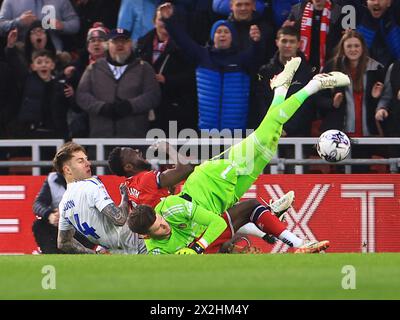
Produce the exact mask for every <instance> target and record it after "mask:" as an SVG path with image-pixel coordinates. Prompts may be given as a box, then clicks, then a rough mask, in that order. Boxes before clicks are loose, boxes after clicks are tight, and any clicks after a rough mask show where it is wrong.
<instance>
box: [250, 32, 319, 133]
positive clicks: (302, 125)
mask: <svg viewBox="0 0 400 320" xmlns="http://www.w3.org/2000/svg"><path fill="white" fill-rule="evenodd" d="M275 43H276V46H277V47H278V51H277V52H276V53H275V55H274V57H273V58H272V59H271V61H270V62H269V63H268V64H267V65H264V66H262V67H261V69H260V72H259V77H258V82H257V101H258V105H259V108H258V109H259V110H261V111H262V112H263V115H262V117H263V116H264V115H265V113H266V112H267V111H268V110H267V109H266V107H267V106H269V105H270V104H271V102H272V98H273V95H274V92H273V90H271V88H270V85H269V83H270V80H271V79H272V78H273V77H274V76H275V75H277V74H279V73H281V72H282V70H283V68H284V65H285V64H286V62H287V61H289V60H290V59H292V58H293V57H301V58H302V62H301V64H300V67H299V68H298V69H297V71H296V74H295V75H294V78H293V81H292V85H291V86H290V88H289V91H288V93H287V95H286V96H287V97H289V96H290V95H292V94H293V93H295V92H297V91H298V90H299V89H300V88H301V87H302V86H303V85H304V83H307V82H308V81H310V80H311V79H312V77H313V76H314V75H315V74H314V73H313V71H312V68H311V66H310V64H309V63H308V62H307V61H306V59H305V58H304V54H303V53H302V52H301V51H300V49H299V48H300V34H299V32H298V30H297V29H296V28H294V27H290V26H288V27H283V28H281V29H279V30H278V32H277V36H276V40H275ZM317 99H318V98H315V99H314V97H311V98H310V99H308V100H306V101H305V102H304V104H303V105H302V106H301V107H300V109H299V110H298V111H297V113H296V114H295V115H294V116H293V117H292V118H291V119H290V120H289V121H288V122H287V123H286V124H285V125H284V127H283V131H282V136H283V137H285V136H289V137H309V136H310V135H311V122H312V121H313V120H314V118H315V112H316V106H317ZM262 117H260V118H262Z"/></svg>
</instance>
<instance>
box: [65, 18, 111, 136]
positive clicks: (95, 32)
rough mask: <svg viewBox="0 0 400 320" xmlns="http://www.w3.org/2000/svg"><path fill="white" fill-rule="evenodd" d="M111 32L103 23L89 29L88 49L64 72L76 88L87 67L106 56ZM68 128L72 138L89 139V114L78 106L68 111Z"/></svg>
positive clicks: (97, 23) (96, 23)
mask: <svg viewBox="0 0 400 320" xmlns="http://www.w3.org/2000/svg"><path fill="white" fill-rule="evenodd" d="M109 32H110V31H109V30H108V29H107V28H106V27H104V25H103V24H102V23H101V22H95V23H94V24H93V27H92V28H91V29H89V31H88V33H87V36H86V43H87V45H86V49H85V50H82V51H81V52H80V54H79V58H78V60H76V61H75V62H74V63H73V64H72V65H70V66H68V67H67V68H65V70H64V75H65V77H66V79H68V81H69V82H70V83H71V84H72V86H73V87H74V88H77V87H78V84H79V81H80V79H81V77H82V75H83V73H84V72H85V69H86V67H87V66H88V65H91V64H93V63H95V62H96V61H97V60H99V59H101V58H104V57H105V56H106V51H107V39H108V34H109ZM68 126H69V130H70V135H71V137H72V138H84V137H88V136H89V117H88V114H87V113H86V112H85V111H83V110H82V109H81V108H79V107H78V106H77V108H76V109H74V110H73V109H70V110H69V111H68Z"/></svg>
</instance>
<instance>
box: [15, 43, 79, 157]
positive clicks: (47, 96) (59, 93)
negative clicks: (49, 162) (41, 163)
mask: <svg viewBox="0 0 400 320" xmlns="http://www.w3.org/2000/svg"><path fill="white" fill-rule="evenodd" d="M54 68H55V57H54V55H53V54H52V53H51V52H50V51H47V50H40V51H34V53H33V55H32V65H31V70H32V72H31V73H30V74H29V75H28V76H27V78H26V80H25V86H24V92H23V96H22V104H21V107H20V110H19V114H18V129H17V130H16V132H15V135H17V136H18V137H19V138H24V139H28V138H29V139H56V138H61V139H68V138H69V132H68V126H67V110H68V108H69V107H70V105H71V104H72V103H73V101H74V99H73V96H74V90H73V88H72V86H70V85H68V84H65V83H60V82H59V81H58V80H56V79H55V78H54V77H53V74H52V73H53V71H54ZM49 159H51V155H50V158H49Z"/></svg>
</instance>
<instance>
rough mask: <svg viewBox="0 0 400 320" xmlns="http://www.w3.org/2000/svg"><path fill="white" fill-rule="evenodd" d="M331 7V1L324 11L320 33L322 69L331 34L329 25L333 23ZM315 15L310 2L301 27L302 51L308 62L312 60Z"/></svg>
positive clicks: (327, 3) (306, 7)
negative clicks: (329, 33) (327, 40)
mask: <svg viewBox="0 0 400 320" xmlns="http://www.w3.org/2000/svg"><path fill="white" fill-rule="evenodd" d="M331 7H332V4H331V2H330V1H329V0H327V1H326V2H325V7H324V9H323V11H322V18H321V28H320V33H319V57H320V67H321V69H322V68H323V66H324V65H325V56H326V37H327V34H328V32H329V25H330V22H331ZM313 14H314V5H313V4H312V2H311V1H309V2H308V3H307V4H306V6H305V8H304V12H303V16H302V18H301V27H300V39H301V47H300V48H301V51H303V53H304V55H305V56H306V59H307V61H309V60H310V51H311V41H312V39H311V33H312V20H313Z"/></svg>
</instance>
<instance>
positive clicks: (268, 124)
mask: <svg viewBox="0 0 400 320" xmlns="http://www.w3.org/2000/svg"><path fill="white" fill-rule="evenodd" d="M291 61H292V60H291ZM291 61H289V62H288V63H287V64H286V65H288V64H289V63H290V62H291ZM285 70H286V66H285ZM285 70H284V71H283V72H282V73H281V74H279V75H278V77H277V78H278V79H279V76H281V75H282V74H283V76H282V77H281V78H284V79H286V80H287V79H288V78H290V81H291V79H292V78H291V77H290V75H291V73H292V72H293V66H292V67H290V66H289V67H288V70H286V71H287V72H286V71H285ZM289 71H290V72H289ZM285 73H286V78H285V77H284V76H285ZM287 81H289V80H287ZM287 81H286V82H285V83H284V85H280V86H278V87H275V92H274V100H273V104H272V106H271V108H270V109H269V110H268V112H267V114H266V116H265V117H264V119H263V120H262V122H261V124H260V125H259V126H258V128H257V129H256V130H255V131H254V132H253V133H252V134H251V135H249V136H248V137H247V138H246V139H244V140H243V141H241V142H240V143H238V144H236V145H234V146H233V147H232V148H231V149H230V152H229V158H230V159H231V160H232V162H233V163H234V164H236V166H237V168H236V172H237V173H238V175H239V176H238V180H237V184H236V187H235V196H236V198H237V199H240V198H241V197H242V196H243V194H244V193H245V192H247V190H248V189H249V188H250V186H251V185H252V184H253V183H254V181H255V180H256V179H257V178H258V176H259V175H260V174H261V173H262V172H263V170H264V168H265V166H266V165H267V164H268V163H269V162H270V161H271V159H272V158H273V156H274V155H275V153H276V150H277V148H278V143H279V138H280V136H281V133H282V128H283V125H284V124H285V123H286V122H288V121H289V120H290V119H291V117H292V116H293V115H294V114H295V112H296V111H297V110H298V109H299V108H300V106H301V105H302V104H303V102H304V101H305V100H306V99H307V98H308V97H310V96H311V95H313V94H314V93H317V92H318V91H319V90H321V89H325V88H333V87H339V86H346V85H349V84H350V79H349V77H348V76H347V75H344V74H343V73H340V72H334V73H330V74H319V75H316V76H315V77H314V78H313V79H312V80H311V81H310V82H309V83H308V84H307V85H306V86H305V87H304V88H302V89H301V90H299V91H298V92H296V93H295V94H293V95H292V96H291V97H290V98H288V99H286V100H284V101H283V102H282V103H280V104H278V103H279V102H280V101H281V100H282V99H283V97H284V96H285V95H286V93H287V88H288V85H287ZM271 84H272V85H273V82H271ZM279 84H280V82H278V85H279Z"/></svg>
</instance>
